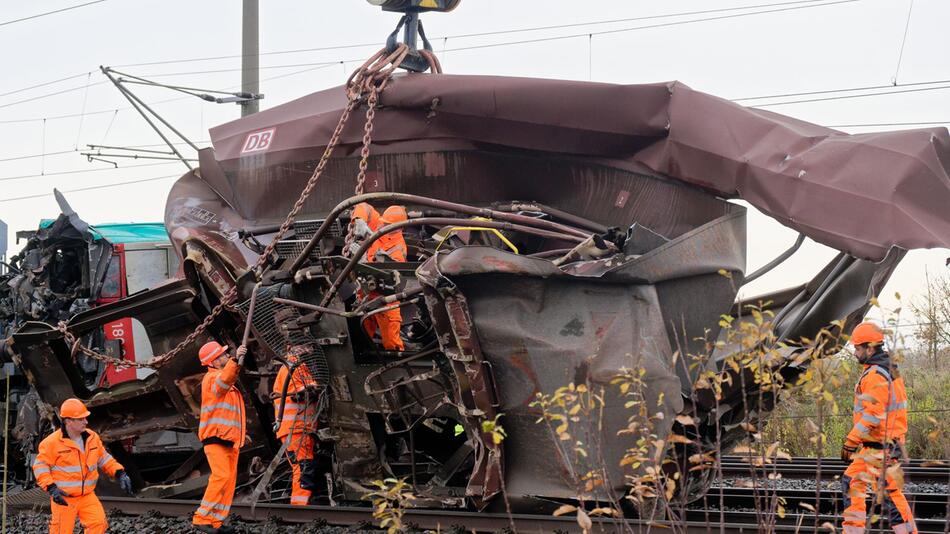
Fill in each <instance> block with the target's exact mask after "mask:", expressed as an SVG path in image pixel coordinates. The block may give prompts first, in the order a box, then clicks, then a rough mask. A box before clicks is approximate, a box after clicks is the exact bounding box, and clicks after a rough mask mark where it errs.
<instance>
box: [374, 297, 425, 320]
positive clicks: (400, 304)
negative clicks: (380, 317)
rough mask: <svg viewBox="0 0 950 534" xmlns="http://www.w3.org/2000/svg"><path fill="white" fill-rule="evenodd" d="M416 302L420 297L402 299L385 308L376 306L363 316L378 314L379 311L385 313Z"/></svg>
mask: <svg viewBox="0 0 950 534" xmlns="http://www.w3.org/2000/svg"><path fill="white" fill-rule="evenodd" d="M416 302H419V299H418V298H414V299H409V300H402V301H399V302H397V303H396V304H391V305H389V306H386V307H383V308H376V309H375V310H372V311H370V312H369V313H367V314H365V315H363V318H364V319H366V318H367V317H371V316H373V315H376V314H377V313H383V312H387V311H389V310H395V309H397V308H402V307H403V306H408V305H409V304H414V303H416Z"/></svg>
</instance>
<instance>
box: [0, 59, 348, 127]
mask: <svg viewBox="0 0 950 534" xmlns="http://www.w3.org/2000/svg"><path fill="white" fill-rule="evenodd" d="M338 64H341V65H342V64H343V61H335V62H319V63H314V64H304V65H307V66H309V67H310V68H307V69H303V70H298V71H294V72H288V73H284V74H278V75H276V76H270V77H267V78H262V79H261V80H260V81H262V82H266V81H271V80H278V79H281V78H288V77H290V76H297V75H299V74H305V73H307V72H313V71H315V70H321V69H325V68H328V67H332V66H334V65H338ZM314 65H315V66H314ZM290 66H300V65H287V67H290ZM229 70H231V71H238V70H241V69H229ZM209 72H210V71H205V72H201V74H207V73H209ZM193 74H198V73H193ZM165 75H170V74H163V75H160V76H165ZM149 76H153V77H155V75H149ZM103 83H105V82H103ZM238 88H240V85H233V86H230V87H229V89H238ZM191 99H192V97H187V96H183V97H175V98H167V99H164V100H156V101H153V102H148V105H150V106H152V105H157V104H167V103H169V102H179V101H184V100H191ZM130 109H134V108H133V107H132V106H125V107H120V108H109V109H101V110H96V111H88V112H86V113H68V114H65V115H53V116H49V117H33V118H27V119H10V120H0V124H21V123H24V122H40V121H43V120H60V119H74V118H77V117H81V116H85V117H88V116H91V115H104V114H106V113H118V112H119V111H127V110H130ZM114 119H115V117H114V116H113V120H114Z"/></svg>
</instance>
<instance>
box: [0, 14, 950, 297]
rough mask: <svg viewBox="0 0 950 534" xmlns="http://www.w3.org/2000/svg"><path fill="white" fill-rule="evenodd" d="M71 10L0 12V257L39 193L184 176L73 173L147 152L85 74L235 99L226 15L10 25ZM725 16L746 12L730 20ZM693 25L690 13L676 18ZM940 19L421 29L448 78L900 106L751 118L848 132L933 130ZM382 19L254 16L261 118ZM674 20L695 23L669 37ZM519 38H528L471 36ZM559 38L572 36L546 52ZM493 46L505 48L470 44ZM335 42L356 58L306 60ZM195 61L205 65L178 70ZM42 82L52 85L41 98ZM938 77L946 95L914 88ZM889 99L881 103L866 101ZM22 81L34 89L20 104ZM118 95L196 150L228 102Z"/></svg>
mask: <svg viewBox="0 0 950 534" xmlns="http://www.w3.org/2000/svg"><path fill="white" fill-rule="evenodd" d="M90 1H91V0H56V1H50V0H43V1H40V2H11V1H9V0H7V1H5V2H2V3H0V50H3V53H2V58H3V60H2V63H0V65H2V67H3V75H2V76H0V184H2V185H3V187H2V188H0V219H3V220H4V221H5V222H6V223H7V224H8V225H9V235H10V245H9V253H10V254H12V253H14V252H16V251H17V250H19V247H18V246H17V245H16V244H15V243H14V241H13V233H14V232H15V231H16V230H23V229H32V228H35V227H36V224H37V222H38V220H39V219H40V218H42V217H52V216H55V215H56V214H57V213H58V211H59V210H58V208H57V206H56V203H55V201H54V200H53V197H52V195H51V191H52V189H53V188H54V187H56V188H59V189H60V190H63V191H66V192H67V193H66V197H67V198H68V200H69V202H70V203H71V204H72V206H73V207H74V208H75V209H76V211H77V212H78V213H79V214H80V216H82V217H83V218H84V219H85V220H87V221H89V222H90V223H93V224H95V223H104V222H128V221H134V222H148V221H161V220H162V214H163V210H164V204H165V197H166V195H167V192H168V190H169V188H170V187H171V185H172V183H173V182H174V180H175V177H177V176H180V175H181V174H182V172H183V171H184V167H183V166H182V164H181V163H176V162H155V161H141V160H139V161H133V160H117V161H118V162H119V165H120V167H119V168H118V169H113V168H112V165H110V164H107V163H102V162H92V163H90V162H87V161H86V160H85V158H84V157H82V156H80V155H79V153H78V152H77V151H75V149H76V148H77V147H78V148H79V149H80V150H82V149H84V148H85V145H87V144H103V145H119V146H132V145H154V144H156V143H160V142H161V139H160V138H159V137H158V136H157V135H156V134H155V133H154V132H153V131H152V130H150V129H149V128H148V126H147V124H146V123H145V122H144V120H143V119H142V118H141V117H140V116H138V115H137V114H136V113H135V112H134V111H132V110H130V109H129V105H128V102H126V101H125V100H124V99H123V97H122V96H121V95H120V94H119V92H118V91H117V90H116V89H115V87H113V86H112V85H111V84H110V83H108V81H107V80H106V79H105V77H104V76H103V75H102V74H100V73H99V71H98V67H99V65H107V66H113V67H114V68H116V69H118V70H120V71H123V72H126V73H128V74H133V75H138V76H144V77H151V78H154V79H155V80H157V81H161V82H164V83H169V84H176V85H183V86H190V87H198V88H205V89H230V90H233V89H236V88H238V87H239V86H240V58H239V57H238V56H239V55H240V54H241V1H240V0H228V1H223V0H217V1H215V0H201V1H198V2H196V1H184V0H162V1H158V0H148V1H145V0H143V1H132V0H105V1H101V0H100V1H99V2H94V3H91V4H90V5H85V6H82V7H78V8H76V9H69V10H65V11H62V12H60V13H54V14H50V15H46V16H41V17H36V18H29V19H26V20H18V19H23V18H27V17H32V16H34V15H37V14H41V13H45V12H49V11H54V10H58V9H64V8H70V7H72V6H77V5H79V4H84V3H86V2H90ZM743 6H747V7H748V8H747V9H733V8H740V7H743ZM752 6H755V7H752ZM700 11H705V12H706V13H693V14H686V15H675V14H677V13H688V12H700ZM713 11H715V12H713ZM756 12H759V14H750V13H756ZM909 13H910V15H911V16H910V17H909V18H908V14H909ZM669 15H675V16H669ZM618 19H625V20H618ZM631 19H639V20H631ZM700 19H712V20H700ZM908 20H909V23H908ZM947 20H950V2H948V1H947V0H913V6H912V9H911V0H812V1H801V2H790V1H788V0H745V1H742V0H731V1H729V0H676V1H673V0H666V1H663V2H660V1H658V0H652V1H642V0H612V1H606V0H601V1H594V0H587V1H583V2H581V1H577V0H574V1H569V0H520V1H518V2H511V1H502V0H463V1H462V3H461V5H460V7H459V8H458V9H456V10H455V11H454V12H452V13H449V14H428V15H426V16H425V17H424V21H425V26H426V29H427V33H428V34H429V35H430V37H432V38H433V42H434V45H435V48H436V51H437V52H438V53H439V56H440V58H441V60H442V64H443V67H444V69H445V70H446V71H447V72H451V73H458V74H498V75H509V76H531V77H546V78H560V79H575V80H594V81H599V82H610V83H623V84H636V83H648V82H662V81H669V80H679V81H681V82H684V83H686V84H687V85H690V86H691V87H693V88H695V89H698V90H702V91H705V92H709V93H712V94H715V95H718V96H721V97H724V98H730V99H742V98H747V97H755V96H762V95H784V94H789V93H799V92H811V91H823V90H840V89H849V88H863V87H882V88H881V89H875V90H865V91H855V92H852V93H831V94H827V95H817V96H818V97H827V96H835V97H837V96H847V95H853V94H861V93H868V92H885V91H890V92H893V91H905V92H901V93H897V94H888V95H883V96H874V97H865V98H847V99H835V100H825V101H820V102H806V103H797V104H789V105H778V106H769V107H767V109H769V110H771V111H775V112H779V113H784V114H787V115H791V116H794V117H797V118H800V119H804V120H807V121H811V122H815V123H817V124H822V125H826V126H833V127H838V128H839V129H841V130H844V131H848V132H868V131H877V130H891V129H900V128H913V127H918V126H916V125H902V126H877V125H879V124H892V123H922V122H938V123H941V124H942V125H946V124H950V99H948V93H950V54H947V50H950V32H947V31H946V21H947ZM396 21H397V16H396V15H394V14H391V13H383V12H381V11H380V10H379V9H378V8H375V7H372V6H370V5H369V4H368V3H366V2H364V1H363V0H310V1H290V0H264V1H262V2H261V6H260V42H261V45H260V46H261V52H262V57H261V66H262V69H261V79H262V82H261V91H262V92H263V93H264V94H265V95H266V98H265V100H263V101H262V103H261V107H262V109H266V108H267V107H271V106H274V105H277V104H280V103H282V102H286V101H287V100H290V99H292V98H296V97H299V96H302V95H305V94H308V93H311V92H314V91H317V90H320V89H324V88H327V87H331V86H334V85H339V84H341V83H342V82H343V81H344V80H345V76H346V74H348V73H349V72H350V71H351V70H352V69H354V68H355V67H356V66H358V63H359V62H361V60H362V59H363V58H365V57H367V56H368V55H370V54H371V53H372V52H374V51H375V50H376V49H377V48H378V47H379V44H381V43H382V42H383V41H384V40H385V37H386V35H387V34H388V33H389V32H390V31H391V29H392V28H393V27H394V25H395V23H396ZM605 21H614V22H605ZM684 21H696V22H692V23H686V24H671V23H682V22H684ZM579 23H592V24H585V25H576V24H579ZM564 25H573V26H564ZM552 26H561V27H554V28H552ZM651 26H652V27H651ZM542 27H543V28H542ZM529 28H541V29H536V30H531V31H525V32H508V33H494V34H491V35H476V36H472V35H471V34H481V33H487V32H502V31H505V30H520V29H529ZM638 28H639V29H638ZM614 30H621V31H614ZM905 30H906V33H905ZM905 35H906V38H905ZM558 36H574V37H570V38H565V39H556V40H552V39H548V38H551V37H558ZM524 41H534V42H524ZM501 43H507V44H505V45H503V46H487V47H486V46H485V45H495V44H501ZM342 45H365V46H355V47H347V48H337V49H330V50H312V49H315V48H325V47H340V46H342ZM293 51H296V52H293ZM222 56H224V57H222ZM196 58H217V59H205V60H200V61H186V60H192V59H196ZM149 63H150V64H149ZM64 78H69V79H65V80H63V79H64ZM55 80H61V81H58V82H56V83H50V84H47V82H51V81H55ZM941 80H946V82H945V83H934V84H927V83H925V82H939V81H941ZM895 83H896V84H897V85H898V87H893V88H888V87H885V86H888V85H892V84H895ZM39 84H45V85H42V86H39V87H33V88H30V89H27V90H23V89H25V88H29V87H31V86H36V85H39ZM912 84H917V85H912ZM901 86H903V87H901ZM941 88H942V89H941ZM921 89H923V90H921ZM907 90H913V91H907ZM136 92H137V94H139V95H140V96H141V97H142V98H143V99H144V100H145V101H147V102H159V103H156V104H155V105H154V107H155V109H157V110H158V111H160V112H161V113H162V115H163V116H164V117H165V118H166V119H168V120H169V121H171V122H172V123H173V124H174V125H175V126H176V127H177V128H179V129H180V130H181V131H182V132H183V133H184V134H185V135H186V136H188V137H190V138H191V139H192V140H194V141H197V142H199V144H200V145H201V146H206V145H207V142H206V141H207V139H208V134H207V129H208V127H209V126H213V125H216V124H220V123H222V122H226V121H229V120H232V119H234V118H237V117H239V116H240V111H239V109H238V107H237V106H236V105H234V104H211V103H206V102H203V101H201V100H198V99H196V98H193V97H188V96H184V95H181V94H180V93H174V92H171V91H168V90H164V89H154V88H137V89H136ZM54 93H58V94H54ZM47 95H50V96H47ZM814 98H816V96H810V97H794V98H789V97H780V98H774V99H771V100H769V99H765V100H752V101H740V103H744V104H747V105H752V104H755V105H762V104H768V103H770V102H787V101H789V100H795V99H814ZM80 115H81V116H80ZM64 116H65V117H64ZM854 125H875V126H854ZM152 148H156V149H160V148H161V147H159V146H156V147H152ZM40 154H46V155H45V156H39V155H40ZM24 156H26V157H24ZM34 156H35V157H34ZM12 158H16V159H12ZM99 169H101V170H99ZM75 171H82V172H75ZM63 173H66V174H63ZM162 177H164V178H162ZM153 178H154V180H151V181H145V182H140V183H134V184H129V185H122V186H117V187H112V188H106V189H95V190H87V191H73V190H78V189H83V188H88V187H95V186H99V185H106V184H114V183H120V182H131V181H140V180H149V179H153ZM68 191H72V192H68ZM21 197H34V198H21ZM868 216H869V217H873V214H868ZM795 235H796V234H795V233H794V232H793V231H791V230H789V229H787V228H785V227H783V226H781V225H779V224H778V223H776V222H774V221H773V220H772V219H770V218H768V217H765V216H763V215H761V214H758V213H753V214H751V217H750V231H749V269H748V272H751V271H752V270H753V269H754V268H755V267H757V266H759V265H761V264H763V263H765V262H766V261H768V260H769V259H771V258H772V257H773V256H775V255H776V254H778V253H779V252H780V251H781V250H783V249H784V248H785V247H787V246H788V245H790V244H791V243H792V242H793V241H794V239H795ZM834 253H835V251H833V250H831V249H828V248H827V247H824V246H821V245H817V244H814V243H811V242H810V241H809V242H808V244H807V245H806V246H805V247H803V249H802V250H801V251H800V252H799V253H798V254H797V255H796V256H795V257H793V259H792V260H790V261H789V262H787V264H786V265H785V266H783V267H781V268H780V269H778V270H776V271H775V272H774V273H772V274H770V275H768V276H766V277H764V278H763V279H761V280H759V281H757V282H755V283H754V284H752V285H751V286H750V287H749V288H747V289H746V291H745V293H746V294H747V295H752V294H756V293H758V292H761V291H764V290H769V289H778V288H781V287H785V286H788V285H793V284H798V283H800V282H802V281H804V280H805V279H807V278H810V277H811V276H813V275H814V273H815V272H817V270H818V269H819V268H820V267H821V266H822V265H824V264H825V263H826V262H827V261H828V260H829V259H830V258H831V257H832V256H833V255H834ZM947 256H950V254H948V251H947V250H932V251H916V252H911V253H910V254H909V255H908V257H907V259H905V260H904V262H903V264H902V266H901V267H900V269H899V270H898V272H897V273H896V274H895V276H894V277H893V278H892V281H891V283H890V284H889V286H888V288H887V289H886V291H885V295H884V296H883V298H882V302H885V303H888V304H890V303H893V299H892V298H891V295H893V293H894V292H895V291H900V292H901V293H902V294H903V295H904V300H907V299H908V297H912V296H913V295H916V294H919V292H920V291H921V289H922V287H923V282H922V280H923V278H924V273H925V270H927V271H929V273H930V274H931V276H933V275H942V274H944V273H945V272H946V267H945V266H944V261H945V259H946V257H947Z"/></svg>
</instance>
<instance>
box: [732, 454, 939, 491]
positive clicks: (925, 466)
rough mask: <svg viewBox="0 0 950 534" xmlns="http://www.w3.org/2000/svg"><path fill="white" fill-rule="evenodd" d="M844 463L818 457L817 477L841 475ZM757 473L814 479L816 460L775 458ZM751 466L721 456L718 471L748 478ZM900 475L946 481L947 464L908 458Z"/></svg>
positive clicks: (920, 479)
mask: <svg viewBox="0 0 950 534" xmlns="http://www.w3.org/2000/svg"><path fill="white" fill-rule="evenodd" d="M847 467H848V464H847V463H845V462H843V461H841V460H840V459H838V458H822V459H821V478H822V480H830V479H833V478H834V477H836V476H841V474H842V473H844V470H845V469H846V468H847ZM754 469H755V471H756V472H757V473H758V474H760V475H761V474H762V473H763V472H769V473H771V472H775V473H779V474H781V475H782V476H783V477H785V478H811V479H814V478H815V475H816V474H817V470H818V461H817V459H816V458H802V457H795V458H792V459H791V460H778V461H776V463H774V464H771V465H768V466H766V467H764V468H762V467H756V468H754ZM752 470H753V468H752V467H751V466H750V464H749V462H748V461H747V460H746V459H745V457H743V456H728V455H727V456H723V457H722V474H723V477H726V478H733V477H748V476H750V474H751V472H752ZM903 470H904V477H905V479H907V480H911V481H914V482H923V481H927V482H938V483H944V484H946V483H948V482H950V463H948V462H942V465H938V463H936V462H935V461H934V460H908V461H907V462H905V463H904V464H903Z"/></svg>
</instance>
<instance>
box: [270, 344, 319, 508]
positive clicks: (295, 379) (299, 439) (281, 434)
mask: <svg viewBox="0 0 950 534" xmlns="http://www.w3.org/2000/svg"><path fill="white" fill-rule="evenodd" d="M304 350H305V349H304V348H303V347H291V348H290V350H288V353H287V356H286V362H287V364H289V365H291V366H295V367H294V371H293V375H291V374H290V369H289V368H288V367H287V365H286V364H281V366H280V369H279V370H278V371H277V378H275V379H274V388H273V391H272V393H271V398H272V399H273V400H274V419H275V420H278V418H279V424H278V427H277V438H278V439H281V440H286V441H287V460H288V462H289V463H290V469H291V473H292V485H291V493H290V504H291V505H293V506H306V505H307V504H308V503H309V502H310V495H311V494H312V491H313V490H314V489H316V486H317V482H316V480H315V473H314V464H313V450H314V434H315V433H316V431H317V391H316V389H317V382H316V380H314V379H313V376H312V375H311V374H310V371H309V370H308V369H307V366H306V365H305V364H304V363H303V362H299V357H300V356H301V355H302V354H303V352H304ZM288 378H289V381H288ZM285 383H286V384H287V391H286V396H285V393H284V384H285ZM282 402H283V405H284V412H283V414H281V413H280V407H281V403H282Z"/></svg>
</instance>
